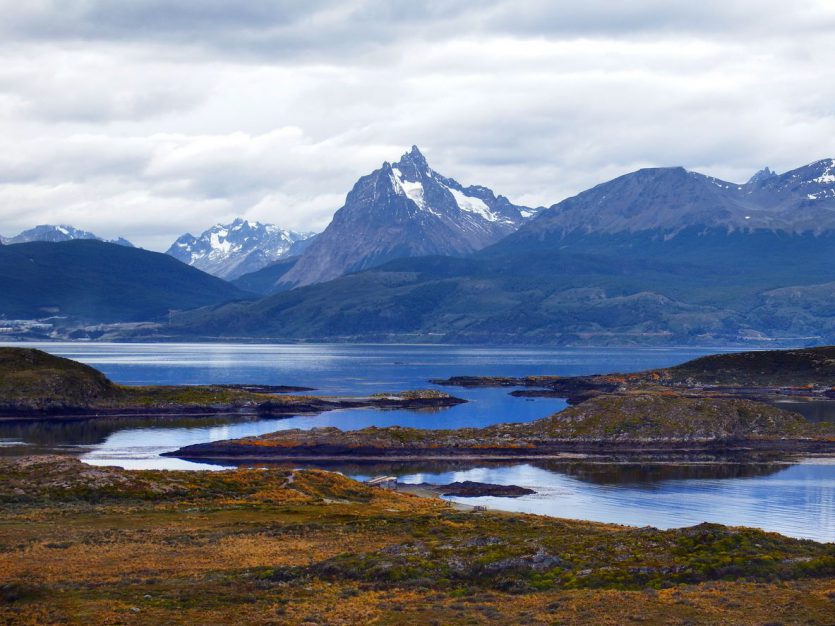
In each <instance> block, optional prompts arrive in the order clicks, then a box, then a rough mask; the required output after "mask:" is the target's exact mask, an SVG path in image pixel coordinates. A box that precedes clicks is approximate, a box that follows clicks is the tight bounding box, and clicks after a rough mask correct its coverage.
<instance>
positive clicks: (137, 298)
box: [0, 239, 249, 322]
mask: <svg viewBox="0 0 835 626" xmlns="http://www.w3.org/2000/svg"><path fill="white" fill-rule="evenodd" d="M0 293H2V297H0V315H2V316H5V317H6V318H16V317H19V318H43V317H48V316H71V317H74V318H79V319H82V320H92V321H96V322H113V321H122V322H127V321H148V320H154V319H160V318H164V317H165V316H167V315H168V313H169V312H170V311H172V310H176V309H191V308H195V307H201V306H206V305H210V304H218V303H221V302H226V301H229V300H236V299H241V298H244V297H247V296H248V295H249V294H247V293H246V292H244V291H241V290H240V289H238V288H237V287H234V286H233V285H231V284H229V283H227V282H225V281H223V280H221V279H219V278H215V277H214V276H210V275H208V274H205V273H203V272H201V271H199V270H196V269H194V268H191V267H188V266H187V265H184V264H183V263H180V262H179V261H176V260H175V259H173V258H171V257H170V256H167V255H164V254H158V253H156V252H148V251H147V250H140V249H138V248H130V247H127V246H121V245H117V244H112V243H105V242H101V241H94V240H81V239H78V240H73V241H64V242H59V243H48V242H32V243H21V244H16V245H8V246H2V247H0Z"/></svg>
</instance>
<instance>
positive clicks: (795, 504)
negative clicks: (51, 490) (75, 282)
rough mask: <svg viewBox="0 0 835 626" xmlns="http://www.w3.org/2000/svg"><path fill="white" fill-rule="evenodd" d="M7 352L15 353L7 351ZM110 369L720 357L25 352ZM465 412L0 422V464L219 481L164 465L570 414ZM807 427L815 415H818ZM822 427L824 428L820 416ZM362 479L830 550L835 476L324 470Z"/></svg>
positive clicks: (665, 469)
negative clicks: (501, 494)
mask: <svg viewBox="0 0 835 626" xmlns="http://www.w3.org/2000/svg"><path fill="white" fill-rule="evenodd" d="M4 345H12V344H4ZM18 345H26V346H29V347H38V348H41V349H44V350H47V351H48V352H51V353H53V354H58V355H61V356H66V357H69V358H72V359H76V360H79V361H82V362H85V363H88V364H90V365H93V366H94V367H96V368H98V369H100V370H102V371H103V372H104V373H105V374H107V375H108V376H109V377H110V378H112V379H113V380H115V381H117V382H119V383H123V384H201V383H258V384H271V385H300V386H306V387H313V388H315V389H316V390H317V393H319V394H332V395H364V394H369V393H376V392H380V391H399V390H404V389H416V388H427V387H431V385H430V384H429V383H428V380H429V379H430V378H446V377H449V376H454V375H459V374H469V375H488V374H490V375H505V376H522V375H536V374H559V375H578V374H590V373H599V372H611V371H634V370H639V369H644V368H651V367H663V366H667V365H672V364H675V363H679V362H682V361H684V360H687V359H690V358H694V357H696V356H701V355H703V354H707V353H712V352H716V351H717V350H693V349H646V348H633V349H570V350H569V349H565V350H531V349H513V348H501V349H497V348H472V347H450V346H368V345H351V346H346V345H292V346H288V345H252V344H243V345H230V344H222V345H220V344H103V343H45V344H32V343H28V344H18ZM449 391H451V392H452V393H453V394H454V395H457V396H459V397H462V398H465V399H467V400H469V401H470V402H468V403H467V404H463V405H459V406H456V407H452V408H449V409H443V410H438V411H420V412H419V411H379V410H373V409H360V410H345V411H333V412H330V413H324V414H321V415H315V416H300V417H292V418H285V419H255V418H234V417H224V416H213V417H210V418H189V419H182V420H172V419H170V418H159V417H156V418H135V419H130V420H113V419H105V420H101V419H98V420H79V421H77V422H54V421H53V422H50V421H44V422H36V423H34V422H11V423H0V453H3V454H19V453H38V452H41V451H44V452H47V451H55V450H59V451H60V450H63V451H73V452H80V453H81V455H82V458H83V459H84V460H85V461H87V462H89V463H94V464H102V465H120V466H123V467H127V468H168V469H174V468H177V469H179V468H186V469H204V468H205V469H216V468H217V466H215V465H209V464H199V463H190V462H187V461H183V460H179V459H170V458H166V457H160V456H159V455H160V453H162V452H167V451H171V450H176V449H178V448H180V447H182V446H184V445H189V444H192V443H201V442H206V441H216V440H220V439H230V438H236V437H246V436H251V435H260V434H263V433H268V432H274V431H276V430H281V429H286V428H313V427H317V426H337V427H339V428H342V429H356V428H363V427H366V426H371V425H377V426H388V425H395V424H397V425H402V426H414V427H418V428H459V427H463V426H485V425H488V424H493V423H497V422H507V421H516V422H521V421H530V420H534V419H538V418H540V417H544V416H546V415H549V414H551V413H553V412H555V411H558V410H560V409H562V408H564V407H565V403H564V402H563V401H562V400H559V399H536V400H530V399H520V398H514V397H512V396H509V395H508V391H509V390H508V389H458V388H454V389H449ZM810 417H812V416H810ZM824 418H825V417H824ZM330 468H331V469H337V470H339V471H343V472H345V473H346V474H349V475H352V476H355V477H358V478H363V477H366V476H369V475H371V474H372V473H381V472H383V471H384V472H385V473H395V474H397V475H398V476H400V479H401V480H402V481H404V482H410V483H419V482H431V483H447V482H452V481H455V480H477V481H482V482H492V483H500V484H517V485H522V486H526V487H531V488H533V489H535V490H536V491H537V493H536V494H535V495H532V496H527V497H523V498H518V499H508V498H478V499H464V498H456V499H455V500H457V501H461V502H465V503H470V504H483V505H486V506H489V507H492V508H500V509H505V510H513V511H525V512H532V513H542V514H547V515H556V516H564V517H573V518H579V519H589V520H595V521H602V522H613V523H620V524H632V525H639V526H643V525H652V526H656V527H659V528H670V527H678V526H686V525H691V524H696V523H699V522H702V521H711V522H720V523H725V524H738V525H748V526H758V527H761V528H765V529H768V530H774V531H778V532H782V533H784V534H787V535H792V536H797V537H808V538H813V539H817V540H824V541H833V540H835V516H834V515H833V510H835V501H833V499H835V465H831V464H828V463H823V462H818V463H803V464H796V465H788V466H787V465H773V464H772V465H757V466H752V465H745V466H739V465H726V466H704V465H701V466H669V465H667V466H661V465H653V464H649V465H641V466H635V465H619V464H617V465H613V464H609V465H597V464H588V463H575V464H565V463H562V464H560V463H552V464H509V465H494V466H488V467H485V466H484V464H483V463H480V464H474V465H470V466H466V465H460V464H455V465H454V466H446V467H443V466H437V465H434V466H431V465H430V466H423V467H421V466H417V467H415V466H403V465H400V466H397V467H385V468H368V467H362V466H347V465H342V466H330Z"/></svg>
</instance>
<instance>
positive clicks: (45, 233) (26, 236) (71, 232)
mask: <svg viewBox="0 0 835 626" xmlns="http://www.w3.org/2000/svg"><path fill="white" fill-rule="evenodd" d="M73 239H94V240H96V241H105V240H104V239H102V238H101V237H98V236H97V235H94V234H93V233H91V232H90V231H87V230H81V229H80V228H75V227H73V226H69V225H68V224H57V225H56V224H39V225H38V226H35V227H34V228H30V229H28V230H24V231H23V232H22V233H20V234H18V235H15V236H14V237H9V238H6V239H3V240H2V241H3V243H6V244H14V243H28V242H30V241H45V242H50V243H57V242H61V241H71V240H73ZM107 243H115V244H117V245H120V246H126V247H128V248H133V247H134V246H133V244H132V243H131V242H130V241H128V240H127V239H124V238H123V237H119V238H117V239H112V240H108V241H107Z"/></svg>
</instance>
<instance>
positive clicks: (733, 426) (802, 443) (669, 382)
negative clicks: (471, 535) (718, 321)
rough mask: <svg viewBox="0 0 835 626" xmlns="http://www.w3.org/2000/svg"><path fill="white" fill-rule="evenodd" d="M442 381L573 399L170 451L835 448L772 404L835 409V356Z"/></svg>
mask: <svg viewBox="0 0 835 626" xmlns="http://www.w3.org/2000/svg"><path fill="white" fill-rule="evenodd" d="M435 382H438V381H435ZM442 382H443V383H444V384H449V385H462V386H475V385H482V386H497V385H498V386H525V387H529V388H530V389H526V390H522V392H523V393H524V392H528V393H529V394H530V395H564V396H567V397H569V399H570V401H571V403H572V404H573V406H571V407H569V408H568V409H566V410H564V411H561V412H559V413H556V414H554V415H551V416H549V417H546V418H544V419H540V420H536V421H533V422H529V423H522V424H513V423H510V424H497V425H494V426H488V427H486V428H463V429H458V430H425V429H415V428H402V427H396V426H394V427H388V428H375V427H372V428H365V429H362V430H357V431H350V432H345V431H341V430H339V429H336V428H315V429H312V430H307V431H303V430H286V431H281V432H278V433H272V434H267V435H262V436H260V437H251V438H245V439H238V440H231V441H219V442H213V443H206V444H196V445H192V446H187V447H185V448H182V449H180V450H178V451H177V452H174V453H171V454H172V455H173V456H178V457H182V458H189V459H245V460H269V459H283V458H296V459H313V458H327V459H366V460H381V459H384V460H387V461H392V460H414V459H415V458H431V459H451V458H478V459H491V458H492V459H495V458H501V459H525V458H528V459H529V458H537V457H538V458H547V457H550V456H555V455H559V454H560V453H564V452H617V453H628V452H641V453H647V452H652V451H664V452H665V453H669V452H671V451H676V450H681V451H686V452H693V451H734V450H741V451H747V450H757V451H775V452H788V451H791V452H815V453H826V452H833V451H835V426H833V424H831V423H813V422H810V421H808V420H806V419H805V418H804V417H803V416H802V415H799V414H797V413H794V412H791V411H786V410H783V409H781V408H779V406H777V405H775V404H773V403H769V401H773V400H774V399H775V398H779V397H795V398H808V397H812V398H818V399H821V398H824V399H829V398H831V399H833V401H835V393H833V389H835V348H832V347H827V348H815V349H808V350H788V351H769V352H747V353H737V354H726V355H715V356H710V357H704V358H702V359H696V360H695V361H690V362H688V363H685V364H683V365H680V366H677V367H673V368H668V369H662V370H652V371H647V372H638V373H635V374H607V375H600V376H584V377H573V378H565V377H532V378H521V379H507V378H493V377H487V378H469V377H462V378H455V379H448V380H446V381H442ZM515 393H516V392H515Z"/></svg>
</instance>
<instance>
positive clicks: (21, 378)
mask: <svg viewBox="0 0 835 626" xmlns="http://www.w3.org/2000/svg"><path fill="white" fill-rule="evenodd" d="M253 389H255V390H254V391H253V390H250V389H249V388H247V387H246V386H242V385H195V386H186V385H180V386H126V385H117V384H115V383H113V382H112V381H110V380H109V379H108V378H107V377H106V376H105V375H104V374H102V373H101V372H99V371H98V370H96V369H94V368H92V367H89V366H87V365H84V364H82V363H78V362H76V361H73V360H71V359H65V358H62V357H58V356H53V355H51V354H48V353H46V352H42V351H40V350H33V349H29V348H0V415H7V416H14V417H15V418H19V417H26V416H34V417H38V416H43V415H56V414H58V415H60V414H73V415H113V414H119V413H125V412H134V413H175V414H183V413H223V412H249V413H264V414H270V415H282V414H295V413H315V412H320V411H327V410H330V409H335V408H353V407H365V406H368V407H379V408H422V407H440V406H451V405H454V404H458V403H461V402H464V401H463V400H460V399H458V398H454V397H452V396H450V395H449V394H446V393H443V392H439V391H433V390H417V391H406V392H401V393H391V394H384V395H378V396H372V397H368V398H321V397H314V396H309V395H305V396H299V395H285V394H276V393H268V392H269V391H270V389H271V388H270V387H257V386H255V387H253ZM275 389H283V388H275Z"/></svg>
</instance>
